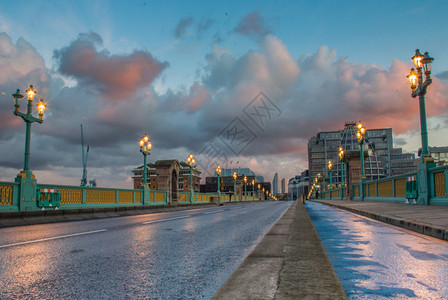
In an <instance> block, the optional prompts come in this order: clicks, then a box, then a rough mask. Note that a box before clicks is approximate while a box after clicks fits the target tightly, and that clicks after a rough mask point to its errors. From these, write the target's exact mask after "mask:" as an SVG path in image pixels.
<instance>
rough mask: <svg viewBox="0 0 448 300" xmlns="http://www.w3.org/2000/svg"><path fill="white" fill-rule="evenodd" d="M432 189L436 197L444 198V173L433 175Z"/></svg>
mask: <svg viewBox="0 0 448 300" xmlns="http://www.w3.org/2000/svg"><path fill="white" fill-rule="evenodd" d="M434 189H435V196H436V197H446V186H445V172H437V173H434Z"/></svg>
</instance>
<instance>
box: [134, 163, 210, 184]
mask: <svg viewBox="0 0 448 300" xmlns="http://www.w3.org/2000/svg"><path fill="white" fill-rule="evenodd" d="M166 162H170V163H174V162H177V163H178V164H179V176H178V178H177V179H178V180H177V184H178V191H179V192H188V191H189V190H190V166H189V165H188V164H187V163H186V162H184V161H180V162H179V161H178V160H159V161H156V163H155V164H154V163H148V164H147V168H146V176H147V182H148V184H149V188H150V189H151V190H159V186H161V181H160V180H161V178H160V176H158V172H157V169H158V166H162V165H163V164H164V163H166ZM132 172H133V173H134V175H133V176H132V179H133V180H134V189H139V188H140V187H141V186H142V181H143V165H142V166H139V167H137V168H135V169H134V170H133V171H132ZM200 175H201V172H200V171H199V170H198V169H197V167H196V166H194V167H193V168H192V185H193V189H194V191H195V192H200V180H201V177H200Z"/></svg>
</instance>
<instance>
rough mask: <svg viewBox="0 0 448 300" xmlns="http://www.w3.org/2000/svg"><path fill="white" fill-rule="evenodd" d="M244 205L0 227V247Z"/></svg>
mask: <svg viewBox="0 0 448 300" xmlns="http://www.w3.org/2000/svg"><path fill="white" fill-rule="evenodd" d="M245 205H247V204H243V205H232V206H229V207H224V206H221V207H216V208H200V209H191V210H185V211H173V212H160V213H153V214H146V215H136V216H125V217H116V218H107V219H93V220H83V221H75V222H61V223H51V224H40V225H29V226H17V227H6V228H0V248H1V247H2V246H3V245H10V244H17V243H25V242H28V241H39V240H43V239H51V238H54V237H61V236H66V235H69V236H70V235H73V234H84V233H89V232H92V231H97V230H104V229H110V228H113V227H117V226H133V225H136V224H140V223H144V222H150V221H157V220H161V219H163V218H165V216H166V215H169V216H171V217H181V216H184V215H186V214H191V215H196V214H200V213H203V212H205V211H210V212H215V211H216V212H221V211H229V210H232V209H242V208H241V207H242V206H245ZM243 209H244V208H243Z"/></svg>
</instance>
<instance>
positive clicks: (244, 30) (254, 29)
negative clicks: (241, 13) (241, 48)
mask: <svg viewBox="0 0 448 300" xmlns="http://www.w3.org/2000/svg"><path fill="white" fill-rule="evenodd" d="M234 31H235V32H237V33H240V34H242V35H246V36H251V37H256V38H261V37H263V36H266V35H268V34H270V33H271V30H270V29H269V27H268V26H267V24H266V21H265V20H264V19H263V17H262V16H261V15H260V13H258V12H253V13H250V14H247V15H246V16H245V17H244V18H243V19H242V20H241V21H240V22H239V23H238V25H237V26H236V27H235V29H234Z"/></svg>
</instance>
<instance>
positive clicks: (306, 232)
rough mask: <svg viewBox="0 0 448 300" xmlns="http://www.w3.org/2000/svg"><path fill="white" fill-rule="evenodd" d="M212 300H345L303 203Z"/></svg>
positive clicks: (256, 248)
mask: <svg viewBox="0 0 448 300" xmlns="http://www.w3.org/2000/svg"><path fill="white" fill-rule="evenodd" d="M212 299H347V297H346V295H345V293H344V290H343V288H342V285H341V283H340V281H339V278H338V277H337V276H336V273H335V271H334V269H333V267H332V265H331V263H330V261H329V259H328V256H327V254H326V253H325V250H324V248H323V246H322V244H321V242H320V239H319V236H318V235H317V232H316V230H315V229H314V226H313V224H312V223H311V220H310V218H309V216H308V213H307V212H306V210H305V207H304V206H303V204H302V203H301V202H299V201H295V202H294V203H293V204H292V206H291V207H290V208H289V209H288V211H286V213H285V214H284V215H283V216H282V218H281V219H280V220H279V221H278V222H277V223H276V224H275V225H274V226H273V227H272V229H271V230H270V231H269V232H268V233H267V234H266V235H265V237H264V238H263V239H262V240H261V242H260V243H259V244H258V245H257V246H256V247H255V249H254V250H253V251H252V253H251V254H250V255H249V256H248V257H247V258H246V259H245V260H244V262H243V263H242V264H241V265H240V266H239V267H238V269H237V270H236V271H235V272H234V273H233V274H232V276H231V277H230V278H229V279H228V280H227V282H226V283H225V284H224V285H223V286H222V287H221V288H220V289H219V290H218V292H217V293H216V294H215V296H213V298H212Z"/></svg>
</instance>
